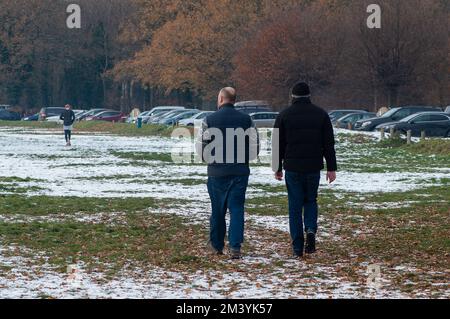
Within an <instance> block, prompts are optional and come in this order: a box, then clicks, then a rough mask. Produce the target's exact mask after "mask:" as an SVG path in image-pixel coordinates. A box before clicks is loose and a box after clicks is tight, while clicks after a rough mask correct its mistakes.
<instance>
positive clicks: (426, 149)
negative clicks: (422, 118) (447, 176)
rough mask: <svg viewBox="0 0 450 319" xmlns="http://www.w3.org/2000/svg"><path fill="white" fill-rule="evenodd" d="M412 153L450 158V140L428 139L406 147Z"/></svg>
mask: <svg viewBox="0 0 450 319" xmlns="http://www.w3.org/2000/svg"><path fill="white" fill-rule="evenodd" d="M405 149H406V150H408V151H410V152H412V153H420V154H427V155H438V156H442V157H446V158H449V157H450V139H445V140H444V139H426V140H424V141H421V142H418V143H414V144H412V145H408V146H407V147H405Z"/></svg>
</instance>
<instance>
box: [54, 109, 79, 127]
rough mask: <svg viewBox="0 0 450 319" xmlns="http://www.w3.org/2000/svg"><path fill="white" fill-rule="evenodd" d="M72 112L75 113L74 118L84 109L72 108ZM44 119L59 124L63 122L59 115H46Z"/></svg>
mask: <svg viewBox="0 0 450 319" xmlns="http://www.w3.org/2000/svg"><path fill="white" fill-rule="evenodd" d="M73 112H74V113H75V119H76V118H77V115H78V114H82V113H83V112H84V111H83V110H73ZM46 121H47V122H56V123H59V124H62V123H63V121H62V120H61V119H60V115H58V116H50V117H47V120H46Z"/></svg>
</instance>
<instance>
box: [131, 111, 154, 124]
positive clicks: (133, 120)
mask: <svg viewBox="0 0 450 319" xmlns="http://www.w3.org/2000/svg"><path fill="white" fill-rule="evenodd" d="M150 112H151V111H145V112H142V113H141V114H139V115H138V116H137V117H136V118H133V117H132V116H131V115H130V116H129V117H128V119H127V123H136V121H137V120H138V119H142V122H144V118H146V117H147V115H148V114H150Z"/></svg>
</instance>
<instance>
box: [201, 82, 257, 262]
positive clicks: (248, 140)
mask: <svg viewBox="0 0 450 319" xmlns="http://www.w3.org/2000/svg"><path fill="white" fill-rule="evenodd" d="M235 102H236V91H235V89H233V88H231V87H227V88H224V89H222V90H221V91H220V93H219V97H218V102H217V105H218V111H217V112H215V113H213V114H211V115H209V116H208V117H207V118H206V119H205V120H204V121H203V124H202V129H201V133H200V134H199V140H198V143H197V153H198V155H199V156H201V158H202V160H203V161H205V162H206V163H207V164H208V193H209V196H210V199H211V208H212V214H211V219H210V228H211V229H210V240H209V243H208V248H209V249H210V250H211V252H212V253H214V254H217V255H223V250H224V247H225V235H226V220H225V216H226V213H227V211H228V210H229V212H230V225H229V231H228V239H229V251H230V254H231V258H232V259H240V258H241V256H242V255H241V246H242V243H243V242H244V205H245V196H246V191H247V186H248V180H249V176H250V167H249V162H250V161H252V160H254V159H256V158H257V156H258V152H259V139H258V134H257V131H256V128H255V126H254V124H253V122H252V119H251V118H250V116H248V115H246V114H244V113H241V112H239V111H237V110H236V109H235V108H234V103H235Z"/></svg>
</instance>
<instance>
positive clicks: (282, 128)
mask: <svg viewBox="0 0 450 319" xmlns="http://www.w3.org/2000/svg"><path fill="white" fill-rule="evenodd" d="M275 129H279V131H278V132H277V130H275V131H274V135H273V146H272V149H273V154H272V163H273V164H272V168H273V170H274V171H276V172H280V171H281V170H282V168H283V166H284V169H285V170H287V171H293V172H299V173H311V172H317V171H320V170H322V169H324V163H323V158H324V157H325V159H326V162H327V170H328V171H337V163H336V152H335V148H334V144H335V141H334V131H333V126H332V124H331V121H330V117H329V115H328V113H327V112H325V111H324V110H323V109H321V108H320V107H318V106H316V105H314V104H312V103H311V100H310V99H309V98H299V99H294V100H293V104H292V106H290V107H289V108H287V109H286V110H284V111H283V112H281V113H280V114H279V116H278V118H277V119H276V121H275ZM277 139H279V147H277V146H276V145H275V144H276V140H277Z"/></svg>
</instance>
